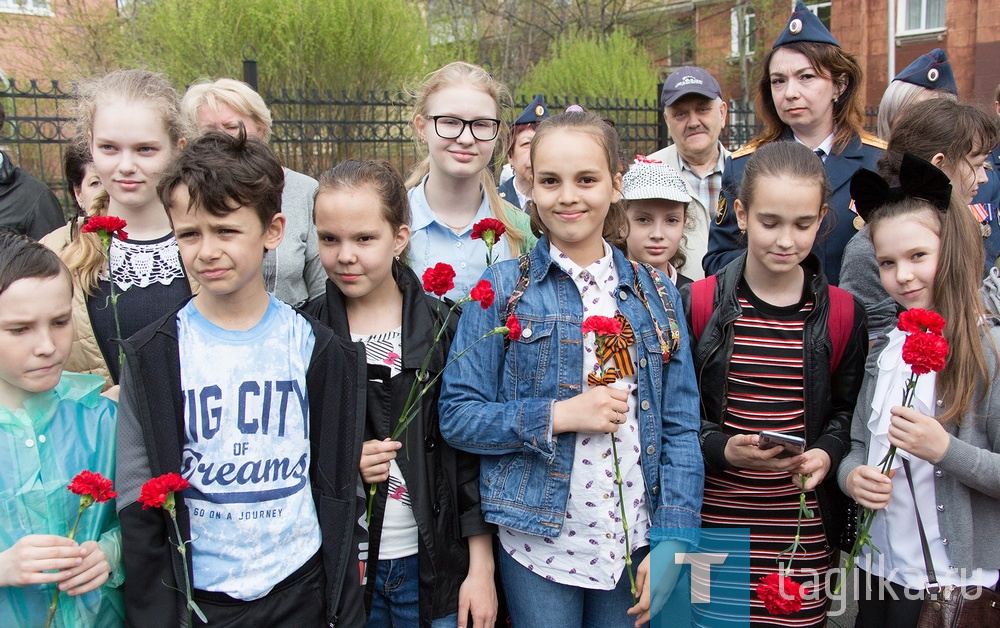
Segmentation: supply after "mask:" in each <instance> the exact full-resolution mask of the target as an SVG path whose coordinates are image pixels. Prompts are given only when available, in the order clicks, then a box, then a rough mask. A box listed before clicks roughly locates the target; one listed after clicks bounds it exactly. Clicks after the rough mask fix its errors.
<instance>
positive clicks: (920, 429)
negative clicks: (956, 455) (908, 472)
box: [889, 406, 951, 464]
mask: <svg viewBox="0 0 1000 628" xmlns="http://www.w3.org/2000/svg"><path fill="white" fill-rule="evenodd" d="M891 412H892V419H891V420H890V423H889V443H890V444H891V445H894V446H896V447H898V448H900V449H902V450H903V451H905V452H908V453H910V454H912V455H914V456H916V457H917V458H920V459H921V460H926V461H927V462H930V463H931V464H937V463H938V462H940V461H941V459H942V458H944V454H945V452H947V451H948V445H949V444H950V443H951V436H950V435H949V434H948V432H946V431H945V429H944V427H942V425H941V423H940V422H939V421H938V420H937V419H935V418H934V417H931V416H927V415H926V414H924V413H923V412H920V411H919V410H914V409H913V408H904V407H903V406H893V407H892V410H891Z"/></svg>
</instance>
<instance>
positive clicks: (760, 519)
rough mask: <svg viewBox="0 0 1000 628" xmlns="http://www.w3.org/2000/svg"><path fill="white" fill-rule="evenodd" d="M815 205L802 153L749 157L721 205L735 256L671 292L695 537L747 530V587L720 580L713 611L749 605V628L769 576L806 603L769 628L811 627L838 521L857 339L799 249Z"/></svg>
mask: <svg viewBox="0 0 1000 628" xmlns="http://www.w3.org/2000/svg"><path fill="white" fill-rule="evenodd" d="M826 196H827V177H826V173H825V172H824V170H823V162H822V161H820V160H819V159H818V158H817V157H816V155H814V154H813V153H812V151H811V150H809V149H808V148H807V147H805V146H803V145H801V144H799V143H797V142H775V143H771V144H767V145H765V146H762V147H760V148H759V149H758V150H757V151H756V152H755V153H754V155H753V156H752V157H750V159H749V160H748V161H747V163H746V169H745V173H744V175H743V181H742V184H741V189H740V194H739V198H738V199H737V200H736V202H735V208H734V209H735V212H736V218H737V221H738V223H739V227H740V229H741V230H743V231H744V232H745V237H746V243H747V248H746V251H745V252H744V253H743V254H742V255H741V256H740V257H738V258H737V259H735V260H734V261H732V262H730V263H729V264H728V265H727V266H725V267H724V268H723V269H722V270H721V271H719V274H718V275H716V276H714V277H709V278H706V279H703V280H700V281H697V282H695V283H693V284H691V285H690V286H688V287H686V288H685V290H688V289H689V290H690V292H687V291H686V292H685V297H686V301H685V307H686V309H687V311H688V316H689V320H690V321H691V323H692V328H693V329H694V333H695V335H696V336H697V337H698V340H697V344H696V347H695V350H694V362H695V369H696V371H697V372H698V375H699V385H700V387H701V391H702V397H701V418H702V427H701V450H702V454H703V455H704V458H705V467H706V477H705V504H704V507H703V509H702V520H703V522H704V527H705V528H706V530H705V532H704V534H705V536H710V535H712V534H713V532H712V531H710V530H708V529H707V528H712V529H749V531H750V558H749V560H750V578H749V581H747V580H743V583H740V584H739V585H737V584H736V583H735V582H734V584H733V586H732V587H731V588H730V590H728V591H726V594H725V595H724V596H720V600H722V601H723V602H725V601H732V602H733V603H737V602H736V601H737V600H741V599H742V600H746V599H747V597H749V600H750V609H749V610H750V618H751V621H752V622H753V623H754V625H758V623H760V624H765V625H766V624H768V623H771V622H772V621H774V618H773V617H772V615H773V614H774V613H773V611H772V608H771V605H770V604H768V600H767V597H766V595H763V594H762V593H763V591H764V590H766V589H767V585H768V584H769V583H771V582H773V581H775V579H776V578H779V577H780V578H785V577H789V578H791V579H792V580H793V581H794V583H793V584H794V586H792V585H789V584H788V583H787V581H784V580H782V581H783V582H786V586H785V589H786V590H789V589H792V588H796V589H797V588H798V585H807V589H806V591H804V592H803V593H805V592H808V593H809V595H808V599H805V600H801V601H799V600H797V601H799V603H798V604H795V605H792V606H789V607H786V608H782V609H781V610H782V611H783V613H782V614H787V615H788V616H786V617H782V618H781V619H780V620H778V621H780V622H781V625H783V626H822V625H823V624H824V623H825V621H826V607H827V602H828V598H827V593H826V591H825V590H824V589H823V586H822V585H823V578H822V576H823V575H824V574H825V573H826V572H827V570H828V569H829V568H830V567H831V564H832V557H833V551H834V549H835V547H836V543H837V542H838V541H839V537H840V531H841V529H842V527H843V522H844V521H843V520H844V514H843V513H844V510H845V503H844V500H843V496H842V495H841V493H840V491H839V490H838V488H837V486H836V479H835V475H836V473H835V472H836V469H837V464H838V463H839V462H840V459H841V457H842V456H843V455H844V454H845V453H846V452H847V450H848V448H849V438H848V430H849V427H850V420H851V413H852V412H853V410H854V401H855V399H856V397H857V392H858V388H859V386H860V383H861V376H862V373H863V367H864V359H865V348H866V344H865V341H866V338H867V332H866V330H865V323H864V310H863V309H862V307H861V305H860V304H859V303H857V302H855V300H854V299H853V298H852V297H851V296H850V295H849V294H847V293H846V292H844V291H843V290H840V289H838V288H836V287H833V286H830V285H829V284H828V283H827V280H826V276H825V275H824V274H823V268H822V267H821V266H820V261H819V259H818V258H817V256H816V255H815V254H814V253H812V252H811V251H812V249H813V246H814V243H815V240H816V237H817V234H818V233H819V232H820V230H821V229H822V227H821V224H822V223H823V220H824V218H825V217H826V214H827V211H828V208H827V204H826ZM687 297H690V298H687ZM765 430H767V431H771V432H780V433H782V434H788V435H790V436H794V437H798V438H801V439H803V440H804V441H805V446H804V451H801V452H786V451H785V449H784V447H781V446H778V447H773V448H770V449H765V448H763V447H761V446H760V445H762V442H761V438H762V436H761V434H760V432H762V431H765ZM762 582H763V584H764V585H765V587H764V588H763V589H762V588H759V587H758V586H757V585H758V584H759V583H762ZM744 583H745V584H744ZM713 606H715V599H714V598H713ZM701 608H703V606H698V605H696V606H694V607H693V609H694V610H695V612H696V618H697V623H698V624H699V625H704V626H712V627H713V628H714V627H715V626H718V625H724V624H723V623H722V622H724V621H725V619H726V618H725V617H720V616H719V615H717V614H716V611H715V608H713V607H709V608H708V610H707V611H704V612H700V609H701ZM744 608H745V607H740V611H741V612H745V611H744V610H743V609H744ZM723 614H725V613H723Z"/></svg>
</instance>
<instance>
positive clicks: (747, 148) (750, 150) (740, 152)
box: [732, 144, 758, 159]
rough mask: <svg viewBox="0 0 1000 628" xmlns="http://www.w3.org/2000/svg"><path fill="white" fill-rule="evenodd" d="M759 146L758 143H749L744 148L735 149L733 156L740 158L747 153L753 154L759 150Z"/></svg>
mask: <svg viewBox="0 0 1000 628" xmlns="http://www.w3.org/2000/svg"><path fill="white" fill-rule="evenodd" d="M757 148H758V146H757V145H756V144H748V145H746V146H744V147H743V148H741V149H739V150H737V151H733V154H732V158H733V159H739V158H740V157H746V156H747V155H752V154H754V152H756V151H757Z"/></svg>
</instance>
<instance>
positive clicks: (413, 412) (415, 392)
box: [365, 299, 509, 525]
mask: <svg viewBox="0 0 1000 628" xmlns="http://www.w3.org/2000/svg"><path fill="white" fill-rule="evenodd" d="M464 301H465V299H463V300H460V301H459V302H458V303H456V304H455V306H452V308H451V309H450V310H449V311H448V316H447V317H445V324H444V325H442V326H441V330H438V332H437V333H436V334H435V335H434V344H435V345H436V344H437V342H438V340H440V338H441V334H442V330H443V329H444V328H445V327H447V322H448V317H450V316H451V312H453V311H454V308H455V307H456V306H458V305H459V304H461V303H463V302H464ZM508 331H509V330H508V329H507V328H506V327H494V328H493V329H491V330H490V331H488V332H486V333H485V334H483V336H482V337H480V338H479V339H478V340H476V341H475V342H473V343H472V344H471V345H469V346H468V347H466V348H465V349H463V350H462V351H461V352H459V353H458V354H457V355H455V357H453V358H451V359H450V360H448V363H447V364H445V365H444V368H443V369H441V371H440V372H439V373H436V374H435V375H434V377H431V378H429V379H428V377H427V367H428V366H429V365H430V359H431V353H432V351H428V352H427V357H425V358H424V363H423V365H422V366H421V367H420V370H419V371H417V378H416V379H415V380H414V381H413V385H412V386H410V393H409V395H407V397H406V404H405V405H404V406H403V411H402V413H400V415H399V421H398V422H397V423H396V428H395V429H394V430H392V434H391V435H390V436H389V440H399V438H400V437H401V436H402V435H403V433H404V432H405V431H406V428H408V427H409V426H410V423H412V422H413V419H415V418H417V414H419V410H420V406H419V403H418V402H419V401H420V400H421V399H423V397H424V395H426V394H427V393H428V392H430V390H431V389H433V388H434V385H435V384H437V382H438V380H440V379H441V375H443V374H444V372H445V370H447V368H448V367H449V366H451V365H452V364H454V363H455V362H456V361H457V360H458V359H459V358H461V357H462V356H463V355H465V354H466V353H468V352H469V350H470V349H472V348H473V347H475V346H476V345H477V344H479V343H480V342H482V341H483V340H485V339H487V338H489V337H490V336H495V335H497V334H505V333H507V332H508ZM424 380H427V381H424ZM379 484H380V483H379V482H376V483H374V484H372V485H371V486H369V487H368V510H367V513H366V514H365V522H366V523H367V524H368V525H371V522H372V508H373V507H374V506H375V494H376V493H377V492H378V485H379Z"/></svg>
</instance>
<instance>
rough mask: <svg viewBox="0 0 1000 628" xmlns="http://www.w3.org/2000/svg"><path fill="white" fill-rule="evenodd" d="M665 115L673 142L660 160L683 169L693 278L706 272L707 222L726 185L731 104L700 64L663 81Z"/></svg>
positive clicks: (687, 271)
mask: <svg viewBox="0 0 1000 628" xmlns="http://www.w3.org/2000/svg"><path fill="white" fill-rule="evenodd" d="M661 100H662V101H663V119H664V120H665V121H666V123H667V128H668V129H669V130H670V138H671V139H672V140H673V141H674V143H673V144H672V145H671V146H668V147H667V148H664V149H662V150H658V151H656V152H655V153H653V154H652V155H649V158H650V159H658V160H660V161H662V162H663V163H665V164H667V165H669V166H671V167H673V168H674V169H675V170H677V171H678V172H680V173H681V177H682V178H683V179H684V183H685V184H686V185H687V188H688V193H689V194H690V195H691V199H692V200H691V205H690V206H689V208H688V227H687V229H686V230H685V231H686V236H687V243H686V244H685V245H684V251H685V253H687V262H685V264H684V268H683V269H681V271H682V272H683V273H684V274H685V275H686V276H688V277H690V278H691V279H694V280H698V279H702V278H703V277H704V276H705V273H704V271H703V270H702V267H701V258H702V257H704V256H705V251H706V250H708V226H709V224H711V223H710V221H711V219H712V217H714V216H715V210H716V206H717V205H718V204H719V192H720V190H721V189H722V169H723V166H725V163H726V156H727V155H729V151H728V150H726V147H725V146H723V145H722V142H720V141H719V135H720V134H721V133H722V128H723V127H724V126H725V125H726V113H727V111H728V107H727V105H726V102H725V101H724V100H722V90H721V89H720V88H719V82H718V81H716V80H715V78H714V77H713V76H712V75H711V74H709V73H708V72H706V71H705V70H703V69H701V68H696V67H691V66H686V67H683V68H680V69H679V70H677V71H676V72H674V73H673V74H671V75H670V76H668V77H667V80H666V82H664V84H663V94H662V97H661Z"/></svg>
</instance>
